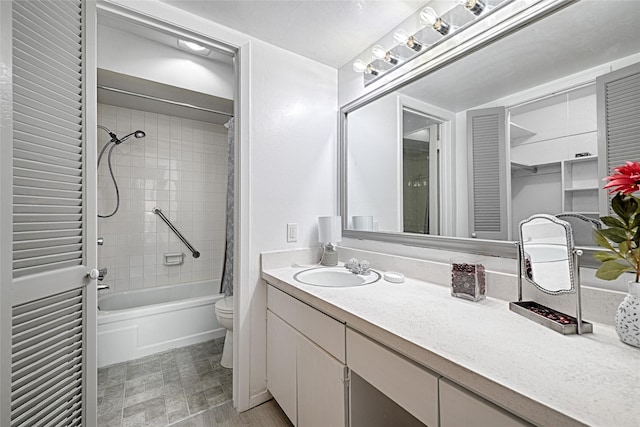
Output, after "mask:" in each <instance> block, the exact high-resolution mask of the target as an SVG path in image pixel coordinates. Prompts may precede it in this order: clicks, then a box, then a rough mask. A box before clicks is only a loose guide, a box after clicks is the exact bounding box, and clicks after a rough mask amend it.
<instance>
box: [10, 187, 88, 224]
mask: <svg viewBox="0 0 640 427" xmlns="http://www.w3.org/2000/svg"><path fill="white" fill-rule="evenodd" d="M13 193H14V194H17V195H20V196H50V197H59V198H62V199H79V198H81V197H82V194H80V196H79V195H78V193H79V191H77V190H72V191H67V190H53V189H51V188H46V187H23V186H19V185H15V186H14V187H13ZM79 219H80V220H82V217H80V218H79Z"/></svg>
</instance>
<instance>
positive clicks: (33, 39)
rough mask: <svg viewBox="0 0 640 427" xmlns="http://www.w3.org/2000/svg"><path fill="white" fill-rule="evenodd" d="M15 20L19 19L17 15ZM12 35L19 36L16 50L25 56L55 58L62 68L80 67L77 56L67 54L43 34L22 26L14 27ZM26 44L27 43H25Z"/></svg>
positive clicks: (66, 51)
mask: <svg viewBox="0 0 640 427" xmlns="http://www.w3.org/2000/svg"><path fill="white" fill-rule="evenodd" d="M16 18H21V17H20V16H19V15H18V16H16ZM14 33H15V34H16V35H19V36H20V40H23V41H24V42H22V41H20V42H18V43H16V45H15V46H16V48H17V49H20V50H22V51H24V52H26V53H27V54H30V55H34V56H35V55H36V53H35V52H38V53H37V55H38V57H39V58H43V57H45V56H46V57H55V58H56V61H57V62H58V63H59V64H60V65H62V66H63V67H66V68H69V69H72V70H73V69H74V68H77V67H81V66H82V61H80V60H78V57H77V56H74V55H73V53H71V52H69V51H68V50H67V49H65V48H64V46H60V45H56V44H55V43H54V42H53V40H49V39H47V38H46V37H45V36H44V35H43V34H42V35H41V34H38V33H36V32H35V31H32V30H29V29H28V28H27V27H25V26H24V25H15V26H14ZM25 42H27V43H28V44H27V43H25Z"/></svg>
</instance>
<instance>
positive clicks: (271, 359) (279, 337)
mask: <svg viewBox="0 0 640 427" xmlns="http://www.w3.org/2000/svg"><path fill="white" fill-rule="evenodd" d="M297 335H298V334H297V333H296V331H295V330H294V329H293V328H292V327H291V326H289V325H287V324H286V323H285V322H284V321H282V319H280V318H279V317H278V316H276V315H275V314H273V313H272V312H271V311H269V310H267V388H268V389H269V392H271V394H272V395H273V397H274V398H275V399H276V402H278V404H279V405H280V407H281V408H282V410H283V411H284V413H285V414H287V417H289V419H290V420H291V422H292V423H293V424H294V425H297V419H298V414H297V411H296V392H297V390H296V336H297Z"/></svg>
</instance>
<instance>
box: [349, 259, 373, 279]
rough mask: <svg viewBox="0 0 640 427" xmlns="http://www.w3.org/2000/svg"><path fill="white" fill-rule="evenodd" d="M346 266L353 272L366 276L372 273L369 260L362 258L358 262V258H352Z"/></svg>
mask: <svg viewBox="0 0 640 427" xmlns="http://www.w3.org/2000/svg"><path fill="white" fill-rule="evenodd" d="M344 267H345V268H346V269H347V270H349V271H350V272H352V273H353V274H362V275H364V276H366V275H367V274H369V273H371V269H370V268H369V261H365V260H362V261H360V262H358V260H357V259H355V258H351V259H350V260H349V261H347V263H346V264H345V265H344Z"/></svg>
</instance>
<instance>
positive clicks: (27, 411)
mask: <svg viewBox="0 0 640 427" xmlns="http://www.w3.org/2000/svg"><path fill="white" fill-rule="evenodd" d="M69 374H72V375H71V376H67V378H66V379H64V380H63V381H61V382H59V383H58V384H56V385H55V386H54V387H52V388H50V389H49V390H47V393H46V394H45V396H47V397H46V398H45V399H43V400H33V399H31V400H28V403H27V404H26V405H24V406H21V407H17V408H15V409H13V407H12V414H14V415H15V419H16V425H18V426H21V427H22V426H32V425H46V424H42V420H43V419H44V418H46V417H47V416H48V415H49V414H51V411H54V410H56V409H58V408H59V407H60V405H64V404H65V402H66V401H67V400H68V399H69V396H74V395H77V394H80V393H81V392H82V369H77V370H76V371H75V372H68V373H67V375H69ZM25 420H32V421H31V422H28V421H25Z"/></svg>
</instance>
